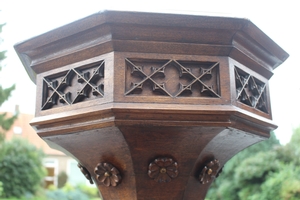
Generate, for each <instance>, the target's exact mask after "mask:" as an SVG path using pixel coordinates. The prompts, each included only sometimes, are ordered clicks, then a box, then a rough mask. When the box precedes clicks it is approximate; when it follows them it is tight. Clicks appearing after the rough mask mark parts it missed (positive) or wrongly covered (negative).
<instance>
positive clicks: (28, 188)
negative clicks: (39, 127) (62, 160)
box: [0, 138, 46, 198]
mask: <svg viewBox="0 0 300 200" xmlns="http://www.w3.org/2000/svg"><path fill="white" fill-rule="evenodd" d="M43 156H44V154H43V152H42V151H41V150H38V149H37V148H36V147H35V146H33V145H32V144H29V143H28V142H27V141H26V140H24V139H20V138H15V139H13V140H11V141H9V142H7V141H6V142H4V143H3V144H2V146H1V147H0V181H1V182H2V183H3V194H2V197H6V198H8V197H21V196H24V195H31V194H35V193H36V191H38V189H39V188H40V187H41V184H42V180H43V177H44V176H45V174H46V171H45V168H44V167H43V163H42V158H43Z"/></svg>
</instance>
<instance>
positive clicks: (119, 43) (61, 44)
mask: <svg viewBox="0 0 300 200" xmlns="http://www.w3.org/2000/svg"><path fill="white" fill-rule="evenodd" d="M15 49H16V51H17V53H18V55H19V57H20V59H21V61H22V62H23V64H24V66H25V68H26V70H27V72H28V74H29V76H30V78H31V79H32V81H33V82H35V81H36V74H38V73H42V72H45V71H48V70H51V69H55V68H59V67H61V66H64V65H68V64H71V63H75V62H78V61H81V60H84V59H88V58H92V57H95V56H98V55H101V54H105V53H109V52H113V51H119V52H142V53H170V54H185V55H186V54H188V55H208V56H228V57H231V58H233V59H235V60H237V61H238V62H240V63H242V64H244V65H246V66H249V67H250V68H252V70H254V71H256V72H259V73H260V74H261V75H263V76H264V77H266V78H268V79H269V78H270V77H271V76H272V70H273V69H274V68H276V67H277V66H278V65H280V64H281V63H282V62H284V61H285V60H286V59H287V57H288V54H287V53H286V52H285V51H284V50H283V49H282V48H281V47H279V46H278V45H277V44H276V43H275V42H274V41H272V39H270V38H269V37H268V36H267V35H266V34H265V33H263V32H262V31H261V30H260V29H259V28H258V27H257V26H255V25H254V24H253V23H252V22H251V21H249V20H248V19H241V18H229V17H211V16H196V15H181V14H158V13H140V12H120V11H104V12H99V13H95V14H93V15H91V16H88V17H86V18H83V19H81V20H78V21H75V22H72V23H70V24H68V25H65V26H63V27H60V28H57V29H54V30H52V31H49V32H47V33H44V34H42V35H40V36H36V37H34V38H31V39H29V40H27V41H23V42H21V43H19V44H16V45H15Z"/></svg>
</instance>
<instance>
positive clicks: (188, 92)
mask: <svg viewBox="0 0 300 200" xmlns="http://www.w3.org/2000/svg"><path fill="white" fill-rule="evenodd" d="M125 62H126V88H125V95H143V96H153V95H163V96H169V97H173V98H175V97H214V98H220V85H219V63H218V62H187V61H179V60H143V59H128V58H127V59H125Z"/></svg>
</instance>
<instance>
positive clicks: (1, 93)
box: [0, 24, 17, 143]
mask: <svg viewBox="0 0 300 200" xmlns="http://www.w3.org/2000/svg"><path fill="white" fill-rule="evenodd" d="M4 25H5V24H0V33H1V32H2V27H3V26H4ZM0 42H1V39H0ZM5 53H6V51H0V64H1V62H2V61H3V60H4V59H5V58H6V56H5ZM1 69H2V67H1V65H0V71H1ZM14 89H15V85H13V86H11V87H9V88H2V87H1V85H0V107H1V105H2V104H3V103H4V102H5V101H7V99H8V98H9V97H10V95H11V92H12V91H13V90H14ZM16 118H17V115H15V116H12V117H8V118H7V116H6V113H2V114H0V143H2V142H3V141H4V138H5V137H4V134H5V131H7V130H9V129H10V127H11V125H12V124H13V122H14V120H15V119H16Z"/></svg>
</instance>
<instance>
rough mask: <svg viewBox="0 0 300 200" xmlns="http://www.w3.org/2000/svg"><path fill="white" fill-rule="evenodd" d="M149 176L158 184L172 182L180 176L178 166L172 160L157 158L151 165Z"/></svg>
mask: <svg viewBox="0 0 300 200" xmlns="http://www.w3.org/2000/svg"><path fill="white" fill-rule="evenodd" d="M148 175H149V177H150V178H153V179H154V180H155V181H156V182H159V183H161V182H170V181H171V180H172V179H173V178H176V177H177V176H178V164H177V162H175V161H174V160H173V159H172V158H157V159H155V160H154V161H153V162H151V163H150V164H149V170H148Z"/></svg>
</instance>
